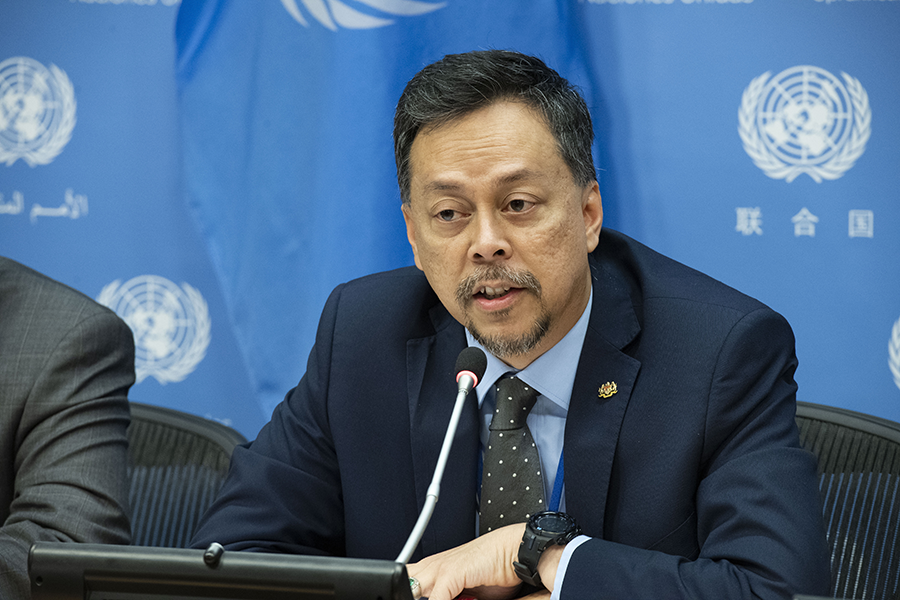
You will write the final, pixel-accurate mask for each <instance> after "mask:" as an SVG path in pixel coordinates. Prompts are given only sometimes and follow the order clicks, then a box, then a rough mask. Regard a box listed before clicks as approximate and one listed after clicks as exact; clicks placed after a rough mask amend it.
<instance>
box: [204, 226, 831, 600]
mask: <svg viewBox="0 0 900 600" xmlns="http://www.w3.org/2000/svg"><path fill="white" fill-rule="evenodd" d="M590 262H591V269H592V274H593V294H594V300H593V304H592V309H591V316H590V323H589V327H588V331H587V334H586V337H585V341H584V347H583V350H582V354H581V359H580V361H579V366H578V373H577V376H576V378H575V386H574V389H573V392H572V398H571V403H570V406H569V413H568V419H567V421H566V430H565V439H564V449H563V452H564V453H565V464H566V470H565V478H566V479H565V496H566V511H567V512H568V513H570V514H571V515H573V516H574V517H575V518H576V519H577V521H578V522H579V524H580V525H581V527H582V528H583V530H584V532H585V534H587V535H588V536H591V538H593V539H591V540H590V541H588V542H586V543H585V544H584V545H582V546H580V547H579V548H578V549H577V550H576V551H575V552H574V553H573V556H572V560H571V562H570V564H569V567H568V571H567V572H566V578H565V581H564V584H563V587H562V597H563V598H585V597H602V598H628V599H639V598H653V599H660V598H693V599H700V598H709V599H715V600H721V599H723V598H754V597H761V598H786V597H790V595H791V594H793V593H797V592H804V593H825V592H827V590H828V588H829V577H830V571H829V564H828V558H827V557H828V554H827V550H826V546H825V537H824V528H823V524H822V512H821V504H820V499H819V495H818V491H817V485H816V463H815V458H814V457H813V456H812V455H811V454H809V453H807V452H806V451H804V450H802V449H800V448H799V444H798V433H797V428H796V425H795V422H794V414H795V393H796V384H795V383H794V379H793V373H794V370H795V368H796V366H797V361H796V358H795V355H794V339H793V334H792V333H791V329H790V326H789V325H788V324H787V322H786V321H785V320H784V319H783V318H782V317H781V316H780V315H778V314H777V313H775V312H774V311H772V310H771V309H769V308H767V307H766V306H764V305H763V304H761V303H759V302H758V301H756V300H754V299H752V298H749V297H747V296H745V295H743V294H740V293H738V292H736V291H734V290H732V289H731V288H728V287H727V286H725V285H723V284H721V283H719V282H716V281H714V280H713V279H711V278H709V277H707V276H705V275H703V274H701V273H699V272H697V271H694V270H692V269H689V268H687V267H685V266H683V265H681V264H679V263H676V262H674V261H672V260H670V259H667V258H665V257H664V256H662V255H660V254H658V253H656V252H654V251H652V250H650V249H648V248H646V247H645V246H642V245H640V244H638V243H637V242H635V241H634V240H631V239H630V238H628V237H626V236H624V235H622V234H619V233H617V232H615V231H611V230H607V229H604V230H603V232H602V235H601V240H600V244H599V246H598V248H597V250H595V251H594V252H593V254H592V256H591V260H590ZM465 346H466V338H465V334H464V329H463V327H462V326H461V325H460V324H459V323H458V322H457V321H455V320H454V319H453V318H452V317H451V316H450V315H449V313H448V312H447V311H446V310H445V309H444V307H443V306H442V305H441V303H440V302H439V300H438V299H437V297H436V295H435V294H434V292H433V291H432V290H431V288H430V287H429V285H428V283H427V281H426V279H425V277H424V276H423V274H422V273H421V272H419V271H418V270H416V269H414V268H405V269H399V270H395V271H390V272H386V273H379V274H376V275H372V276H369V277H364V278H362V279H359V280H356V281H351V282H349V283H347V284H344V285H341V286H340V287H338V288H337V289H336V290H335V291H334V292H333V294H332V295H331V297H330V299H329V300H328V302H327V305H326V307H325V309H324V312H323V315H322V319H321V322H320V326H319V330H318V334H317V338H316V343H315V347H314V348H313V350H312V353H311V355H310V359H309V363H308V367H307V372H306V374H305V375H304V377H303V379H302V380H301V381H300V383H299V385H298V386H297V387H296V388H295V389H293V390H291V391H290V392H289V393H288V394H287V396H286V398H285V400H284V402H282V403H281V404H280V405H279V406H278V408H277V409H276V410H275V412H274V414H273V417H272V420H271V422H270V423H268V424H267V425H266V426H265V428H264V429H263V430H262V431H261V432H260V434H259V437H258V438H257V439H256V440H255V441H254V442H252V443H251V444H249V445H248V446H247V447H244V448H238V449H236V450H235V453H234V457H233V459H232V467H231V472H230V475H229V478H228V480H227V482H226V484H225V486H224V488H223V490H222V493H221V494H220V496H219V498H218V499H217V501H216V503H215V504H214V506H213V507H212V508H211V509H210V511H209V512H208V513H207V515H206V517H205V519H204V521H203V522H202V524H201V526H200V528H199V530H198V532H197V534H196V536H195V542H194V545H195V546H198V547H205V546H206V545H208V544H209V543H210V542H213V541H217V542H220V543H222V544H223V545H225V546H226V548H230V549H253V550H261V551H272V552H292V553H327V554H333V555H342V556H354V557H374V558H385V559H394V558H395V557H396V556H397V555H398V554H399V552H400V550H401V548H402V547H403V545H404V542H405V541H406V538H407V536H408V534H409V532H410V531H411V530H412V528H413V525H414V523H415V521H416V518H417V516H418V513H419V511H420V510H421V508H422V505H423V501H424V498H425V495H426V488H427V487H428V484H429V483H430V480H431V477H432V473H433V470H434V467H435V464H436V463H437V458H438V454H439V451H440V445H441V441H442V439H443V436H444V431H445V429H446V427H447V423H448V422H449V419H450V413H451V410H452V406H453V399H454V398H455V395H456V383H455V381H454V373H453V368H454V364H455V361H456V357H457V354H458V353H459V352H460V351H461V350H462V349H463V348H464V347H465ZM607 382H612V383H615V384H616V387H617V390H618V391H617V393H616V394H614V395H612V396H611V397H609V398H601V397H599V394H598V391H599V388H600V387H601V386H602V385H603V384H605V383H607ZM479 452H480V450H479V434H478V409H477V406H476V400H475V397H474V394H471V395H470V398H469V400H468V404H467V406H466V409H465V410H464V413H463V416H462V418H461V421H460V425H459V430H458V431H457V433H456V437H455V441H454V444H453V449H452V451H451V454H450V458H449V464H448V466H447V471H446V473H445V475H444V478H443V481H442V485H441V495H440V500H439V502H438V504H437V507H436V509H435V511H434V515H433V518H432V520H431V522H430V524H429V526H428V528H427V530H426V531H425V534H424V536H423V538H422V541H421V543H420V545H419V548H418V549H417V551H416V553H415V555H414V556H413V559H414V560H417V559H419V558H421V557H424V556H427V555H431V554H434V553H436V552H440V551H442V550H446V549H448V548H451V547H454V546H458V545H460V544H463V543H465V542H467V541H469V540H471V539H472V538H473V537H474V535H475V531H476V528H475V514H476V508H477V507H476V500H475V498H476V487H477V485H478V484H479V482H478V479H477V473H476V471H477V465H478V459H479Z"/></svg>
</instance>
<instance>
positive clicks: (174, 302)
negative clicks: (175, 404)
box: [97, 275, 210, 384]
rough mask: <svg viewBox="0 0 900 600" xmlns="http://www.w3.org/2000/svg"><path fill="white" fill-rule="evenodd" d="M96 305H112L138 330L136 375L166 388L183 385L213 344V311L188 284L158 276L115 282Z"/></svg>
mask: <svg viewBox="0 0 900 600" xmlns="http://www.w3.org/2000/svg"><path fill="white" fill-rule="evenodd" d="M97 302H99V303H100V304H103V305H104V306H108V307H109V308H111V309H112V310H113V311H115V312H116V314H117V315H119V316H120V317H122V319H123V320H124V321H125V322H126V323H127V324H128V326H129V327H130V328H131V331H132V332H134V346H135V364H134V368H135V373H136V375H137V382H138V383H140V382H141V381H143V380H144V379H146V378H147V377H148V376H152V377H154V378H156V380H157V381H158V382H160V383H162V384H166V383H169V382H172V381H181V380H183V379H184V378H185V377H187V376H188V375H189V374H190V373H192V372H193V371H194V369H196V368H197V365H198V364H199V363H200V361H201V360H203V357H204V356H205V355H206V348H207V347H208V346H209V340H210V335H209V328H210V322H209V310H208V308H207V305H206V301H205V300H204V299H203V296H201V295H200V292H198V291H197V290H196V289H194V288H192V287H191V286H189V285H188V284H186V283H183V284H181V287H180V288H179V287H178V286H177V285H175V284H174V283H172V282H171V281H169V280H168V279H165V278H163V277H158V276H156V275H143V276H140V277H135V278H134V279H130V280H128V281H126V282H125V283H124V284H123V283H121V281H120V280H116V281H113V282H112V283H110V284H109V285H107V286H106V287H104V288H103V290H102V291H101V292H100V296H99V297H98V298H97Z"/></svg>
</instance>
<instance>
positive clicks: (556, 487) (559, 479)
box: [478, 451, 565, 512]
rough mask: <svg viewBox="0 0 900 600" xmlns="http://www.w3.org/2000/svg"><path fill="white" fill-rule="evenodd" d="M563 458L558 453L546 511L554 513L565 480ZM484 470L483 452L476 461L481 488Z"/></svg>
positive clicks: (479, 492) (563, 453)
mask: <svg viewBox="0 0 900 600" xmlns="http://www.w3.org/2000/svg"><path fill="white" fill-rule="evenodd" d="M563 456H565V452H560V453H559V465H558V466H557V467H556V479H555V480H554V481H553V491H552V492H551V494H550V504H549V506H547V510H552V511H554V512H556V511H558V510H559V504H560V502H562V490H563V481H564V480H565V471H564V469H565V465H564V464H563ZM483 469H484V451H482V452H481V456H480V457H479V459H478V485H479V486H481V477H482V471H483ZM478 495H479V500H480V497H481V488H480V487H479V489H478Z"/></svg>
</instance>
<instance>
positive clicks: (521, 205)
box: [507, 198, 533, 213]
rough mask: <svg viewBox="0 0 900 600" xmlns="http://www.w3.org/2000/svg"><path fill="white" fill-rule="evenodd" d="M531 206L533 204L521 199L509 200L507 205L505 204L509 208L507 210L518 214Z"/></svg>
mask: <svg viewBox="0 0 900 600" xmlns="http://www.w3.org/2000/svg"><path fill="white" fill-rule="evenodd" d="M532 204H533V202H529V201H528V200H523V199H521V198H515V199H513V200H510V201H509V204H507V206H508V207H509V210H510V211H511V212H516V213H519V212H524V211H526V210H528V209H529V208H531V206H532Z"/></svg>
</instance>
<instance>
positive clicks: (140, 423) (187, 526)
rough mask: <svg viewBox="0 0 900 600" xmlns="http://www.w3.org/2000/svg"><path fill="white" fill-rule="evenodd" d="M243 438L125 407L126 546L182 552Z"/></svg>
mask: <svg viewBox="0 0 900 600" xmlns="http://www.w3.org/2000/svg"><path fill="white" fill-rule="evenodd" d="M246 441H247V440H246V439H245V438H244V436H243V435H241V434H240V433H238V432H237V431H235V430H234V429H231V428H230V427H227V426H225V425H223V424H221V423H217V422H215V421H211V420H209V419H204V418H202V417H198V416H196V415H191V414H188V413H184V412H181V411H177V410H173V409H170V408H163V407H159V406H151V405H148V404H140V403H137V402H132V403H131V425H129V427H128V442H129V450H128V453H129V468H128V474H129V477H130V479H131V488H130V490H129V501H130V503H131V532H132V544H134V545H136V546H158V547H166V548H186V547H188V544H189V542H190V540H191V536H192V535H193V533H194V529H195V528H196V527H197V524H198V522H199V520H200V517H201V516H202V515H203V513H204V512H205V511H206V509H207V508H209V506H210V504H212V502H213V500H214V499H215V497H216V494H218V492H219V489H220V488H221V487H222V483H223V482H224V480H225V476H226V475H227V473H228V465H229V462H230V460H231V452H232V450H234V447H235V446H236V445H238V444H243V443H244V442H246Z"/></svg>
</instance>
